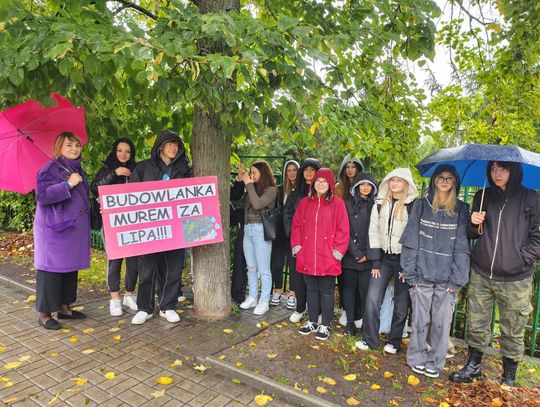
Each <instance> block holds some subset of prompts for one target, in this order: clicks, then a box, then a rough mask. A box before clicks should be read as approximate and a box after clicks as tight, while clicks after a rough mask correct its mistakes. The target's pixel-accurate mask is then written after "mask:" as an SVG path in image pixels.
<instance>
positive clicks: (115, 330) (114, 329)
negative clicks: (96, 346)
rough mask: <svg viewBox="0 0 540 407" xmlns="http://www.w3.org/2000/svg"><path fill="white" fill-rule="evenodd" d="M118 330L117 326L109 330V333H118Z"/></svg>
mask: <svg viewBox="0 0 540 407" xmlns="http://www.w3.org/2000/svg"><path fill="white" fill-rule="evenodd" d="M119 330H120V328H118V327H117V326H113V327H112V328H111V329H109V332H118V331H119Z"/></svg>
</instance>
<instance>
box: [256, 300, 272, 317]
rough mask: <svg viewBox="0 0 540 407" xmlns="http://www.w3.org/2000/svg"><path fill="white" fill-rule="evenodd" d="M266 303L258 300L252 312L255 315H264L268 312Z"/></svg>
mask: <svg viewBox="0 0 540 407" xmlns="http://www.w3.org/2000/svg"><path fill="white" fill-rule="evenodd" d="M268 308H269V306H268V303H267V302H260V303H258V304H257V306H256V307H255V309H254V310H253V313H254V314H255V315H264V314H266V313H267V312H268Z"/></svg>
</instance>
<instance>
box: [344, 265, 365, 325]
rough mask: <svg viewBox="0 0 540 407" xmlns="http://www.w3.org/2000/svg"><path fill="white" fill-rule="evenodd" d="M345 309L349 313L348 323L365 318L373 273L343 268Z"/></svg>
mask: <svg viewBox="0 0 540 407" xmlns="http://www.w3.org/2000/svg"><path fill="white" fill-rule="evenodd" d="M341 275H342V279H343V308H344V309H345V312H346V313H347V322H349V323H352V322H354V321H357V320H359V319H362V318H363V313H364V310H365V309H366V298H367V293H368V288H369V280H370V279H371V272H370V271H368V270H366V271H360V270H353V269H348V268H343V272H342V274H341Z"/></svg>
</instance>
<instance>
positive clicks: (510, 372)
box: [501, 357, 519, 387]
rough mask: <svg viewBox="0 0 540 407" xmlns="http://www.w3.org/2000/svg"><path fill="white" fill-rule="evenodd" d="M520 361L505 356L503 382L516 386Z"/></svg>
mask: <svg viewBox="0 0 540 407" xmlns="http://www.w3.org/2000/svg"><path fill="white" fill-rule="evenodd" d="M518 363H519V362H518V361H516V360H512V359H508V358H505V357H503V374H502V377H501V384H506V385H507V386H510V387H514V386H515V384H514V383H515V381H516V371H517V368H518Z"/></svg>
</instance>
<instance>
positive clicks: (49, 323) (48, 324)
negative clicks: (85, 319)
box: [38, 317, 62, 331]
mask: <svg viewBox="0 0 540 407" xmlns="http://www.w3.org/2000/svg"><path fill="white" fill-rule="evenodd" d="M38 322H39V324H40V325H41V326H42V327H43V328H45V329H50V330H51V331H57V330H59V329H60V328H62V324H61V323H60V322H58V321H57V320H56V319H54V318H52V317H51V318H49V319H48V320H46V321H45V322H43V321H42V320H41V319H40V320H38Z"/></svg>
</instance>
